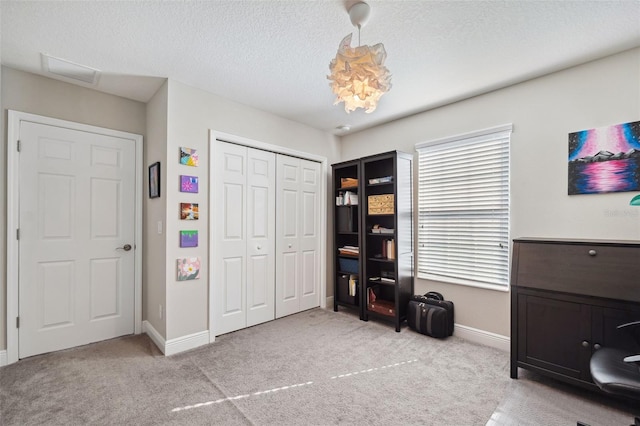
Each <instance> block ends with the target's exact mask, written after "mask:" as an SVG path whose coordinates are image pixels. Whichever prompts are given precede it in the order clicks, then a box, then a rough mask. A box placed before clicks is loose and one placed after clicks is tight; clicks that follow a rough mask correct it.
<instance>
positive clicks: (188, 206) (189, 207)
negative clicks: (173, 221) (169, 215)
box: [180, 203, 200, 220]
mask: <svg viewBox="0 0 640 426" xmlns="http://www.w3.org/2000/svg"><path fill="white" fill-rule="evenodd" d="M199 216H200V209H199V208H198V204H197V203H180V219H182V220H198V218H199Z"/></svg>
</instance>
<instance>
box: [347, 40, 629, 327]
mask: <svg viewBox="0 0 640 426" xmlns="http://www.w3.org/2000/svg"><path fill="white" fill-rule="evenodd" d="M392 95H393V93H392V92H391V93H390V94H389V95H387V96H392ZM382 102H384V98H383V99H382ZM639 119H640V49H634V50H630V51H627V52H624V53H621V54H618V55H614V56H611V57H608V58H605V59H602V60H598V61H594V62H591V63H588V64H585V65H582V66H578V67H575V68H571V69H567V70H564V71H562V72H557V73H554V74H551V75H548V76H545V77H542V78H538V79H535V80H531V81H528V82H525V83H521V84H517V85H514V86H512V87H509V88H506V89H502V90H498V91H495V92H492V93H489V94H486V95H482V96H477V97H475V98H472V99H468V100H465V101H461V102H457V103H455V104H452V105H448V106H444V107H441V108H437V109H434V110H431V111H427V112H424V113H421V114H417V115H414V116H411V117H407V118H404V119H400V120H397V121H394V122H392V123H389V124H386V125H382V126H378V127H375V128H373V129H369V130H366V131H362V132H359V133H356V134H353V135H348V136H345V137H344V138H343V146H342V159H343V160H349V159H352V158H358V157H361V156H363V155H367V154H375V153H378V152H383V151H387V150H392V149H400V150H403V151H406V152H409V153H415V148H414V146H415V144H416V143H418V142H423V141H428V140H432V139H437V138H441V137H446V136H451V135H456V134H460V133H466V132H471V131H474V130H480V129H485V128H489V127H493V126H496V125H501V124H506V123H513V128H514V131H513V134H512V138H511V236H512V237H513V238H515V237H564V238H587V239H588V238H604V239H630V240H639V239H640V209H638V208H637V207H630V206H629V201H630V200H631V198H632V197H633V196H634V195H636V194H637V193H615V194H600V195H574V196H568V195H567V157H568V142H567V135H568V133H570V132H574V131H577V130H582V129H590V128H594V127H601V126H608V125H612V124H618V123H624V122H629V121H637V120H639ZM416 206H417V203H416ZM415 290H416V293H424V292H426V291H429V290H437V291H440V292H442V293H443V294H444V295H445V297H447V298H448V299H451V300H453V301H454V302H455V305H456V323H458V324H461V325H465V326H469V327H473V328H477V329H481V330H485V331H489V332H493V333H497V334H499V335H503V336H508V335H509V334H510V332H509V309H510V302H509V293H507V292H499V291H492V290H482V289H476V288H472V287H465V286H460V285H452V284H445V283H437V282H430V281H427V280H421V279H417V280H416V283H415Z"/></svg>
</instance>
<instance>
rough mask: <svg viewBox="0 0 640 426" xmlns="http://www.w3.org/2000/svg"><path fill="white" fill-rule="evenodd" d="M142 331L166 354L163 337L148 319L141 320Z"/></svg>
mask: <svg viewBox="0 0 640 426" xmlns="http://www.w3.org/2000/svg"><path fill="white" fill-rule="evenodd" d="M142 332H143V333H146V334H147V336H149V338H150V339H151V341H152V342H153V343H155V344H156V346H157V347H158V349H160V351H161V352H162V353H163V354H165V355H166V353H165V352H164V347H165V340H164V337H162V336H161V335H160V333H158V331H157V330H156V329H155V328H154V327H153V326H152V325H151V323H150V322H149V321H142Z"/></svg>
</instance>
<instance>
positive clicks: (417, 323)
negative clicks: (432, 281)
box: [407, 291, 453, 337]
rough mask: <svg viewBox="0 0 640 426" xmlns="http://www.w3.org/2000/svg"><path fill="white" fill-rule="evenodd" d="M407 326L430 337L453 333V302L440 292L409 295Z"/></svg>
mask: <svg viewBox="0 0 640 426" xmlns="http://www.w3.org/2000/svg"><path fill="white" fill-rule="evenodd" d="M407 322H408V323H409V327H411V328H412V329H414V330H416V331H417V332H418V333H422V334H426V335H427V336H431V337H447V336H451V335H452V334H453V302H451V301H448V300H444V297H442V294H440V293H438V292H435V291H430V292H429V293H427V294H425V295H424V296H418V295H415V296H411V299H410V300H409V309H408V312H407Z"/></svg>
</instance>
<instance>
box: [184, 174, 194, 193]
mask: <svg viewBox="0 0 640 426" xmlns="http://www.w3.org/2000/svg"><path fill="white" fill-rule="evenodd" d="M180 192H190V193H192V194H197V193H198V177H197V176H185V175H180Z"/></svg>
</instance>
